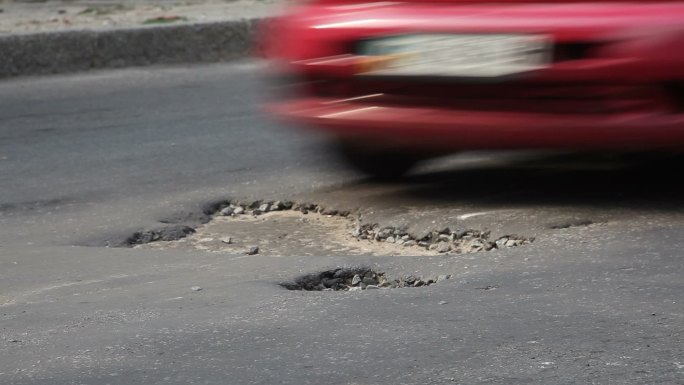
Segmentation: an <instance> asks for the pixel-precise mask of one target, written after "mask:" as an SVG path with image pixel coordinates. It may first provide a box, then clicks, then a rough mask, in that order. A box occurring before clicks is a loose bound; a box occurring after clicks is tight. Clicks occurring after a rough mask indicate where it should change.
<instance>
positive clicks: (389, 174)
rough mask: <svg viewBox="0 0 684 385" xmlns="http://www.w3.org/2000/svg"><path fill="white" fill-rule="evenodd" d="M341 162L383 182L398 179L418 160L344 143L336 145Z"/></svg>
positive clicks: (402, 154)
mask: <svg viewBox="0 0 684 385" xmlns="http://www.w3.org/2000/svg"><path fill="white" fill-rule="evenodd" d="M336 148H337V151H338V153H339V154H340V155H341V156H342V158H343V160H344V161H345V162H346V163H347V164H348V165H350V166H351V167H352V168H354V169H355V170H357V171H360V172H361V173H363V174H366V175H367V176H370V177H372V178H375V179H379V180H383V181H391V180H397V179H400V178H401V177H402V176H404V175H405V174H406V173H408V172H409V171H410V170H411V168H413V166H415V165H416V163H418V162H419V161H420V158H419V157H417V156H415V155H413V154H410V153H408V152H401V151H397V150H385V149H377V148H372V147H361V146H356V145H354V144H350V143H346V142H338V143H337V144H336Z"/></svg>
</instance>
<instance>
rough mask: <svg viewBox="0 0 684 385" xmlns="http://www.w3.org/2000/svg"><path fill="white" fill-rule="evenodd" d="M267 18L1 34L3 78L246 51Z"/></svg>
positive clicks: (225, 55) (227, 55)
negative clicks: (113, 28) (259, 26)
mask: <svg viewBox="0 0 684 385" xmlns="http://www.w3.org/2000/svg"><path fill="white" fill-rule="evenodd" d="M261 20H263V19H248V20H234V21H226V22H216V23H202V24H184V25H170V26H155V27H143V28H132V29H115V30H103V31H89V30H85V31H67V32H55V33H37V34H28V35H11V36H2V37H0V78H7V77H13V76H23V75H38V74H54V73H65V72H76V71H84V70H89V69H97V68H120V67H129V66H145V65H151V64H164V63H166V64H168V63H192V62H217V61H224V60H230V59H236V58H240V57H244V56H247V55H248V54H249V53H250V50H251V49H250V47H251V41H252V39H253V36H254V32H255V31H256V28H255V27H256V25H257V24H258V23H259V22H260V21H261Z"/></svg>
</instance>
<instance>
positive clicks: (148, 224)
mask: <svg viewBox="0 0 684 385" xmlns="http://www.w3.org/2000/svg"><path fill="white" fill-rule="evenodd" d="M256 77H258V72H257V69H256V68H254V66H253V65H248V64H240V65H237V64H230V65H208V66H193V67H192V68H182V67H176V68H163V69H161V68H155V69H145V68H143V69H127V70H120V71H105V72H98V73H91V74H82V75H79V76H54V77H40V78H26V79H12V80H8V81H4V82H2V83H0V100H1V101H2V103H0V186H1V187H0V384H3V385H4V384H11V385H17V384H18V385H29V384H30V385H38V384H41V385H48V384H49V385H73V384H88V385H91V384H92V385H104V384H115V385H137V384H145V385H153V384H160V385H161V384H163V385H169V384H179V385H180V384H183V385H187V384H193V383H194V384H226V383H230V384H231V385H233V384H235V385H242V384H245V385H248V384H291V385H302V384H329V385H350V384H360V385H370V384H373V385H376V384H378V385H385V384H386V385H399V384H406V385H409V384H410V385H413V384H463V385H471V384H483V385H484V384H486V385H492V384H498V385H522V384H525V385H527V384H541V385H549V384H551V385H556V384H558V385H560V384H563V385H565V384H568V385H569V384H620V385H623V384H627V385H643V384H667V385H670V384H675V385H679V384H681V383H682V381H681V379H682V378H683V376H684V335H683V334H682V325H683V324H684V302H683V301H682V298H684V259H683V258H682V250H684V182H683V180H682V178H680V177H679V175H681V169H682V163H681V162H680V163H676V162H670V161H668V162H663V161H661V162H655V163H651V164H649V163H645V164H644V165H643V166H639V167H634V166H629V165H624V164H623V165H619V164H618V165H611V164H607V163H606V162H595V161H594V162H582V157H578V156H573V157H570V156H568V157H566V158H565V161H563V162H562V161H561V159H559V157H552V156H549V155H543V154H542V155H536V156H529V155H528V156H523V155H515V156H513V155H505V154H462V155H459V156H457V157H455V158H450V159H448V160H445V161H444V162H435V163H432V164H430V165H426V166H425V167H423V168H422V169H419V170H417V171H416V173H415V174H412V175H411V176H409V177H408V178H406V180H404V181H403V182H402V183H398V184H395V185H382V184H377V183H374V182H372V181H369V180H365V179H360V178H358V177H357V176H355V175H354V174H351V173H349V172H347V171H345V169H344V168H342V167H340V164H339V163H337V162H336V160H335V158H333V157H332V156H331V155H330V153H329V152H327V151H326V150H325V147H324V146H323V144H324V143H323V141H321V140H320V139H318V138H316V137H312V136H299V135H295V134H294V133H293V132H292V131H289V130H286V129H285V128H284V127H281V126H279V125H274V124H273V123H270V121H268V120H266V119H263V118H261V116H260V115H259V113H258V109H257V107H256V105H255V102H254V99H256V98H255V96H256V95H255V94H254V90H255V89H256V84H255V81H254V78H256ZM276 195H277V196H276ZM227 197H231V198H236V199H240V198H243V197H244V198H250V197H258V198H263V199H283V198H286V197H289V198H291V199H294V198H298V199H297V200H300V201H310V202H316V203H319V204H322V205H324V206H326V207H328V206H332V205H333V204H339V205H344V206H347V207H348V208H359V209H362V210H363V211H364V213H365V214H364V215H363V218H361V219H362V220H363V221H367V222H371V223H382V225H383V226H394V227H401V226H403V225H408V226H409V228H408V229H407V230H408V231H410V232H415V233H419V232H420V231H421V229H425V230H428V229H434V228H437V229H440V228H442V227H449V228H450V229H461V228H464V229H467V228H472V229H482V228H485V227H486V228H488V229H489V230H491V234H492V235H491V236H492V237H496V236H497V234H523V235H531V236H535V238H536V239H535V241H534V242H533V243H532V244H531V245H526V246H522V247H511V248H506V249H501V250H495V251H490V252H481V253H470V254H456V255H423V256H415V255H411V256H397V255H392V256H372V255H371V256H363V255H353V256H328V255H324V254H322V255H314V256H301V255H300V256H280V255H270V253H267V251H268V249H267V248H266V247H265V246H264V251H263V252H260V253H257V254H254V255H247V254H242V253H241V252H240V253H211V252H206V251H202V250H197V249H187V250H181V249H176V250H151V249H146V248H114V247H109V248H106V247H82V246H74V245H104V244H105V242H106V241H107V240H114V239H119V238H118V236H119V235H122V234H123V235H125V236H126V237H127V236H130V235H131V234H133V233H135V232H140V231H144V230H147V229H157V228H159V227H163V226H168V225H181V224H183V223H190V222H194V223H195V225H193V226H197V224H198V223H202V222H204V221H205V220H206V214H205V211H204V210H205V209H207V211H209V212H213V209H212V207H211V206H212V205H209V206H210V207H207V206H204V205H203V204H204V203H207V202H209V203H211V202H216V199H224V200H225V199H226V198H227ZM214 207H215V206H214ZM308 215H309V216H310V215H312V213H309V214H308ZM226 219H229V218H226ZM186 221H187V222H186ZM589 222H592V224H588V223H589ZM554 227H555V228H554ZM351 230H352V231H353V229H351ZM276 234H277V233H276ZM236 238H237V236H236ZM238 241H239V239H238ZM381 244H384V243H381ZM354 266H368V267H369V268H372V269H373V271H376V272H381V273H385V274H386V276H387V277H391V278H398V277H404V276H406V275H413V276H415V277H421V278H429V277H434V276H439V275H451V276H452V277H451V278H450V279H448V280H446V281H444V282H439V283H437V284H434V285H429V286H427V287H419V288H397V289H385V290H361V291H358V290H357V291H299V290H286V289H285V288H283V287H281V286H279V285H278V284H279V283H281V282H285V281H289V280H293V279H295V278H296V277H299V276H302V275H307V274H312V273H313V274H315V273H319V272H323V271H329V270H333V269H337V268H345V267H346V268H352V267H354ZM352 279H353V276H352ZM198 288H199V289H198Z"/></svg>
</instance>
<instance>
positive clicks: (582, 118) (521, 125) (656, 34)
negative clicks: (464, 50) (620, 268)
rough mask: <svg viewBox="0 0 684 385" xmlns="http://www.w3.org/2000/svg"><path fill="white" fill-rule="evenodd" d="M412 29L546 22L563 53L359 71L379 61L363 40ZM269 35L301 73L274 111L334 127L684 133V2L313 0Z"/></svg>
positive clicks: (543, 143)
mask: <svg viewBox="0 0 684 385" xmlns="http://www.w3.org/2000/svg"><path fill="white" fill-rule="evenodd" d="M415 33H458V34H472V33H492V34H494V33H505V34H539V35H544V36H548V37H549V39H551V41H552V42H553V51H554V52H553V58H552V61H551V63H549V65H548V66H547V67H545V68H542V69H537V70H533V71H527V72H524V73H520V74H514V75H511V76H503V77H493V78H458V77H449V78H439V77H436V78H430V77H417V78H401V77H392V76H379V77H373V76H370V77H365V76H359V75H360V74H361V73H362V70H361V69H362V68H364V66H365V65H367V64H368V61H369V60H377V59H378V58H377V57H375V58H374V57H369V56H367V55H363V54H361V53H359V51H358V45H359V42H361V41H364V39H370V38H376V37H382V36H394V35H402V34H415ZM264 36H265V39H264V41H263V49H264V52H265V54H266V56H267V57H269V58H271V59H273V63H274V64H273V67H272V71H273V74H274V75H275V76H279V77H293V78H295V79H297V81H296V82H293V84H297V86H294V87H293V88H292V92H290V93H289V94H288V96H287V97H285V98H284V99H281V100H280V101H276V102H275V103H273V105H272V111H274V112H275V113H276V114H277V115H278V116H281V117H283V118H285V119H288V120H290V121H293V122H297V123H301V124H304V125H307V126H310V127H314V128H317V129H321V130H324V131H328V132H331V133H333V134H334V135H336V136H343V137H344V136H347V137H348V136H353V137H358V138H364V139H367V140H376V141H378V143H379V144H380V143H381V142H382V143H385V144H386V142H387V141H390V142H392V143H394V144H395V145H398V146H399V145H401V146H406V147H407V148H410V147H412V146H419V145H420V146H423V147H431V146H432V147H434V148H435V150H437V149H438V148H448V149H476V148H477V149H480V148H544V147H546V148H576V149H594V148H598V149H600V148H620V147H625V148H633V147H634V148H639V147H645V148H651V147H681V146H682V145H684V138H683V137H684V134H682V131H684V105H683V104H684V102H683V100H684V94H682V90H684V88H683V87H682V84H684V1H668V2H647V1H643V2H606V1H602V2H572V3H570V2H539V3H528V2H497V3H489V2H474V1H467V2H457V1H453V2H376V3H352V2H345V3H343V4H330V3H316V2H314V3H309V4H306V5H299V6H293V7H292V8H290V9H289V10H288V11H287V12H286V13H285V14H284V15H283V16H282V17H280V18H278V19H276V20H274V21H273V22H272V23H271V24H270V25H269V26H268V31H267V32H266V33H265V35H264ZM511 90H518V91H519V92H517V93H516V92H512V91H511ZM369 95H371V96H372V95H377V96H381V97H379V98H378V97H376V98H366V97H367V96H369ZM354 98H362V99H363V98H366V99H365V100H361V99H359V100H356V101H354V102H349V101H348V100H350V99H354ZM550 101H556V102H557V103H555V104H554V103H552V102H550ZM592 104H593V105H594V106H595V107H596V108H593V107H592ZM324 115H327V116H328V117H327V118H321V116H324ZM383 138H384V139H383ZM387 138H391V139H387Z"/></svg>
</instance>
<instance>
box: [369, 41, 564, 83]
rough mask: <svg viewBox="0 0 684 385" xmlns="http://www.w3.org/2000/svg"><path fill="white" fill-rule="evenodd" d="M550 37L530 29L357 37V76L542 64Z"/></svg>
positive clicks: (509, 69) (463, 72)
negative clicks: (521, 31) (359, 39)
mask: <svg viewBox="0 0 684 385" xmlns="http://www.w3.org/2000/svg"><path fill="white" fill-rule="evenodd" d="M551 46H552V44H551V40H550V38H549V37H548V36H546V35H533V34H528V35H524V34H415V35H402V36H391V37H383V38H379V39H371V40H366V41H363V42H362V43H361V44H360V47H359V48H360V53H361V54H362V55H364V58H363V60H362V62H361V64H360V66H359V68H358V73H359V74H360V75H393V76H456V77H497V76H504V75H511V74H516V73H520V72H527V71H532V70H536V69H540V68H544V67H547V66H548V64H549V61H550V58H551Z"/></svg>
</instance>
